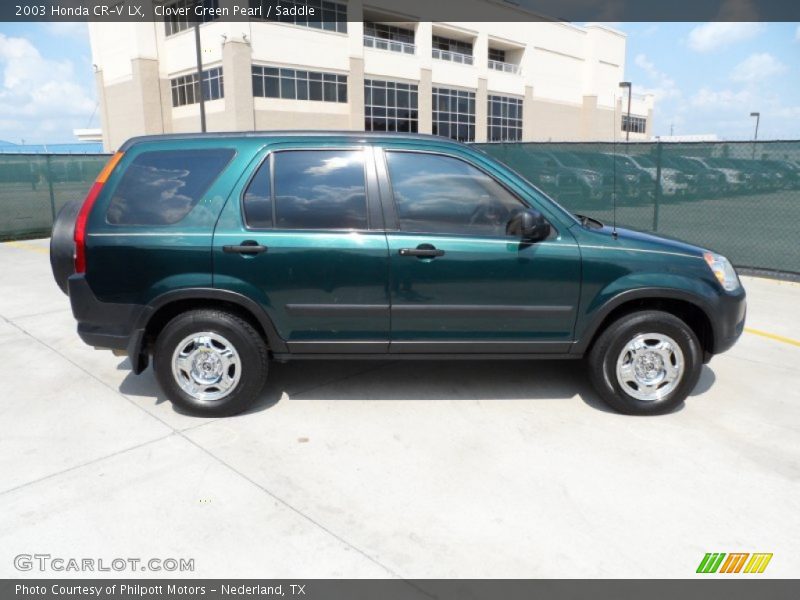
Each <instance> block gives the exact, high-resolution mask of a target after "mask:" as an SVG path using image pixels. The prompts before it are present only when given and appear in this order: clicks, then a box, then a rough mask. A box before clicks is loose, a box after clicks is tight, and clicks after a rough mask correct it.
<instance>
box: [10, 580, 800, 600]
mask: <svg viewBox="0 0 800 600" xmlns="http://www.w3.org/2000/svg"><path fill="white" fill-rule="evenodd" d="M714 577H719V576H717V575H712V576H711V578H709V579H694V580H652V581H648V580H613V579H600V580H585V579H584V580H580V579H575V580H546V579H542V580H513V579H498V580H487V579H483V580H479V579H467V580H452V579H451V580H443V579H415V580H401V579H341V580H320V579H308V580H302V579H285V580H256V579H252V580H236V579H231V580H225V579H198V580H187V579H173V580H170V579H141V580H111V579H106V580H103V579H95V580H92V579H75V580H69V579H62V580H55V579H50V580H47V579H40V580H25V581H19V580H17V581H14V580H8V579H6V580H2V581H0V598H2V599H3V600H11V599H14V600H21V599H29V600H39V599H42V598H48V599H52V600H86V599H89V598H94V599H97V600H176V599H179V598H205V599H208V600H222V599H230V598H236V599H248V600H252V599H258V600H267V599H272V598H287V599H292V600H431V599H437V600H484V599H485V600H490V599H491V600H495V599H502V600H532V599H533V598H545V599H547V600H561V599H564V600H567V599H569V600H582V599H584V598H585V599H592V600H606V599H609V600H611V599H613V600H634V599H635V600H660V599H671V600H674V599H676V598H680V600H695V599H697V600H700V599H702V600H711V599H714V598H725V599H726V600H751V599H752V598H758V599H759V600H772V599H781V600H783V599H787V600H788V599H790V598H791V599H795V598H798V597H800V584H798V581H796V580H774V579H766V580H760V579H754V578H750V577H748V578H746V579H745V578H739V579H737V578H736V577H731V578H726V579H712V578H714Z"/></svg>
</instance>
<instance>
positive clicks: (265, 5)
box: [250, 0, 347, 33]
mask: <svg viewBox="0 0 800 600" xmlns="http://www.w3.org/2000/svg"><path fill="white" fill-rule="evenodd" d="M280 5H281V8H282V9H283V10H282V12H281V14H280V15H277V16H276V15H275V11H274V8H275V2H274V1H273V0H250V7H251V8H256V7H259V6H260V7H262V9H261V17H256V18H260V19H263V20H264V21H275V20H277V21H278V22H280V23H292V24H294V25H301V26H303V27H313V28H314V29H324V30H325V31H336V32H338V33H347V5H346V4H342V3H341V2H328V0H282V2H281V3H280ZM306 7H308V8H309V9H313V10H314V14H313V15H310V14H309V15H292V14H286V13H291V12H303V11H301V10H299V9H305V8H306ZM270 8H271V9H272V10H271V11H270ZM293 9H298V10H293ZM268 11H269V12H268ZM267 15H270V16H267Z"/></svg>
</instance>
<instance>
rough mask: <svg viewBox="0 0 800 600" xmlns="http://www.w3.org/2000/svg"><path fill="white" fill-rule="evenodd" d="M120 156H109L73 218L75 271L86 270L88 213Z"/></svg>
mask: <svg viewBox="0 0 800 600" xmlns="http://www.w3.org/2000/svg"><path fill="white" fill-rule="evenodd" d="M121 158H122V152H117V153H116V154H115V155H114V156H112V157H111V160H110V161H108V164H106V166H105V167H103V170H102V171H100V174H99V175H98V176H97V179H95V180H94V183H93V184H92V187H91V189H90V190H89V193H88V194H87V195H86V200H84V201H83V205H82V206H81V210H80V211H79V212H78V217H77V218H76V219H75V234H74V239H75V272H76V273H85V272H86V222H87V221H88V220H89V213H90V212H92V207H93V206H94V203H95V201H96V200H97V197H98V196H99V195H100V191H101V190H102V189H103V185H104V184H105V182H106V181H107V180H108V177H109V175H111V171H113V170H114V167H116V166H117V163H118V162H119V160H120V159H121Z"/></svg>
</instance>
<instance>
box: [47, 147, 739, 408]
mask: <svg viewBox="0 0 800 600" xmlns="http://www.w3.org/2000/svg"><path fill="white" fill-rule="evenodd" d="M51 263H52V266H53V273H54V275H55V278H56V281H57V283H58V284H59V286H60V287H61V288H62V289H63V290H64V291H65V292H67V293H68V294H69V298H70V301H71V304H72V310H73V313H74V315H75V318H76V319H77V321H78V334H79V335H80V337H81V338H82V339H83V340H84V341H85V342H86V343H87V344H90V345H92V346H96V347H100V348H110V349H112V350H114V351H115V352H117V353H118V354H127V356H128V357H129V358H130V362H131V366H132V369H133V371H134V372H135V373H140V372H141V371H142V370H144V369H145V368H146V367H147V365H148V362H149V361H150V358H151V357H152V361H153V367H154V369H155V374H156V378H157V380H158V382H159V384H160V386H161V387H162V389H163V391H164V393H165V394H166V395H167V396H168V397H169V398H170V400H172V402H174V403H175V404H176V405H179V406H181V407H183V408H185V409H189V410H191V411H193V412H195V413H198V414H203V415H230V414H234V413H237V412H240V411H242V410H244V409H245V408H247V407H248V405H250V404H251V403H252V402H253V401H254V400H255V399H256V398H257V397H258V395H259V393H260V391H261V389H262V387H263V386H264V384H265V381H266V378H267V371H268V365H269V361H270V360H276V361H285V360H294V359H308V358H337V359H342V358H358V359H363V358H382V359H401V358H424V359H428V360H430V359H454V358H464V359H474V360H488V359H496V358H509V359H510V358H518V359H578V358H585V359H586V364H587V368H588V372H589V375H590V378H591V380H592V382H593V384H594V386H595V387H596V389H597V392H598V393H599V394H600V396H601V397H602V398H603V399H604V400H605V401H606V402H607V403H608V404H609V405H611V406H612V407H613V408H615V409H617V410H618V411H621V412H624V413H629V414H656V413H663V412H665V411H668V410H671V409H673V408H674V407H676V406H678V405H680V404H681V403H682V402H683V401H684V399H685V398H686V397H687V395H688V394H689V393H690V392H691V391H692V389H693V388H694V387H695V385H696V383H697V381H698V378H699V376H700V371H701V368H702V365H703V363H704V362H707V361H708V360H709V359H710V358H711V356H712V355H713V354H717V353H720V352H724V351H725V350H727V349H728V348H730V347H731V346H732V345H733V343H734V342H735V341H736V339H737V338H738V337H739V335H740V334H741V332H742V329H743V327H744V320H745V292H744V290H743V289H742V286H741V284H740V282H739V279H738V276H737V274H736V272H735V271H734V269H733V267H732V266H731V264H730V263H729V262H728V260H726V259H725V258H724V257H722V256H719V255H718V254H715V253H714V252H710V251H708V250H705V249H703V248H698V247H695V246H691V245H688V244H684V243H681V242H678V241H672V240H666V239H662V238H658V237H655V236H652V235H647V234H644V233H638V232H634V231H629V230H623V229H620V230H618V231H617V230H615V229H613V228H610V227H607V226H604V225H603V224H601V223H600V222H598V221H596V220H594V219H591V218H587V217H580V216H575V215H572V214H570V213H568V212H567V211H566V210H564V209H563V208H561V207H560V206H559V205H558V204H557V203H556V202H554V201H553V200H551V199H550V198H548V197H547V196H546V195H545V194H544V193H542V192H541V191H540V190H539V189H537V188H536V187H535V186H533V185H532V184H530V183H529V182H528V181H526V180H525V179H523V178H522V177H521V176H519V175H518V174H516V173H515V172H513V171H512V170H510V169H509V168H507V167H506V166H504V165H503V164H501V163H498V162H497V161H495V160H493V159H491V158H489V157H488V156H486V155H484V154H483V153H482V152H480V151H478V150H476V149H474V148H471V147H469V146H465V145H462V144H459V143H456V142H452V141H449V140H446V139H442V138H437V137H431V136H423V135H414V134H409V135H405V134H365V133H357V132H348V133H333V132H327V133H322V132H320V133H315V132H273V133H231V134H198V135H192V134H187V135H168V136H152V137H141V138H134V139H132V140H130V141H128V142H127V143H126V144H125V145H124V146H123V147H122V148H121V149H120V151H119V152H117V153H116V154H115V155H114V157H113V158H112V159H111V161H110V162H109V164H108V165H107V166H106V168H105V169H104V170H103V171H102V172H101V173H100V175H99V176H98V178H97V181H96V182H95V184H94V186H93V187H92V188H91V190H90V192H89V195H88V196H87V198H86V200H85V201H84V202H83V203H82V204H78V203H73V204H69V205H67V206H65V207H64V208H63V209H62V211H61V212H60V214H59V217H58V219H57V220H56V223H55V225H54V228H53V237H52V241H51ZM522 368H524V366H523V367H522Z"/></svg>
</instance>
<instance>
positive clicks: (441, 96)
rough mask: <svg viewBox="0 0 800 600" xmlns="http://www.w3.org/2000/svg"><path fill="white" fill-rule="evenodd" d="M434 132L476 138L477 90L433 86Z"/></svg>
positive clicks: (464, 140)
mask: <svg viewBox="0 0 800 600" xmlns="http://www.w3.org/2000/svg"><path fill="white" fill-rule="evenodd" d="M433 134H434V135H441V136H442V137H449V138H452V139H454V140H458V141H460V142H472V141H474V140H475V92H468V91H465V90H453V89H448V88H439V87H435V88H433Z"/></svg>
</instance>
